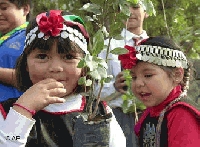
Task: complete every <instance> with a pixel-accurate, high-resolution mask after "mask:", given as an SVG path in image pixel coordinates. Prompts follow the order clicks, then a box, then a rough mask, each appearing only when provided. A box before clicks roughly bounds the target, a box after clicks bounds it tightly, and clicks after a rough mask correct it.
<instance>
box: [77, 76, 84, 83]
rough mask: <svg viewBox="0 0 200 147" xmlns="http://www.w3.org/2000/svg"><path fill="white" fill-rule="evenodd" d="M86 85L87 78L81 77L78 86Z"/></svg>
mask: <svg viewBox="0 0 200 147" xmlns="http://www.w3.org/2000/svg"><path fill="white" fill-rule="evenodd" d="M85 83H86V77H85V76H84V77H80V78H79V80H78V85H84V84H85Z"/></svg>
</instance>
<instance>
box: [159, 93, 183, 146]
mask: <svg viewBox="0 0 200 147" xmlns="http://www.w3.org/2000/svg"><path fill="white" fill-rule="evenodd" d="M185 96H186V94H185V93H184V92H183V93H182V94H181V95H180V96H179V97H178V98H176V99H174V100H173V101H171V102H170V103H169V104H168V105H167V106H166V107H165V108H164V109H163V110H162V111H161V112H160V116H159V118H158V124H157V126H156V147H160V134H161V125H162V122H163V119H164V116H165V112H166V111H167V110H168V109H169V108H170V107H171V106H172V105H173V104H175V103H177V102H178V101H180V100H181V98H183V97H185Z"/></svg>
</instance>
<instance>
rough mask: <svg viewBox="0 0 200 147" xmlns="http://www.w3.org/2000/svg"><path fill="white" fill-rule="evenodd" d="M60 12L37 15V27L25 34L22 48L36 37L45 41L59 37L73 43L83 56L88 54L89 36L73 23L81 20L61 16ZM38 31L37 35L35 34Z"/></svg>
mask: <svg viewBox="0 0 200 147" xmlns="http://www.w3.org/2000/svg"><path fill="white" fill-rule="evenodd" d="M61 12H62V11H60V10H50V12H49V14H47V13H41V14H39V15H38V16H37V17H36V22H37V24H38V26H36V27H35V28H33V29H32V30H30V32H29V33H27V35H26V40H25V47H24V48H26V47H27V46H29V45H30V44H31V43H32V42H33V40H34V39H35V38H36V37H37V38H43V39H44V40H47V39H49V38H50V37H51V36H54V37H56V36H60V37H62V38H64V39H66V38H69V40H71V41H73V42H75V43H76V44H77V45H78V46H79V47H80V48H81V49H82V50H83V51H84V53H85V54H89V51H88V50H87V40H86V39H88V38H89V35H88V34H87V32H86V30H85V28H84V26H83V25H82V24H81V23H79V22H75V21H74V20H75V19H76V20H77V19H78V20H79V21H81V22H82V19H81V18H80V17H79V16H75V15H68V16H67V15H66V16H61ZM73 26H77V27H79V28H80V30H81V32H82V33H83V34H84V35H83V34H82V33H81V32H79V31H78V30H77V29H73V28H72V27H73ZM38 30H39V33H36V32H37V31H38Z"/></svg>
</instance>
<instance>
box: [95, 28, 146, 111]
mask: <svg viewBox="0 0 200 147" xmlns="http://www.w3.org/2000/svg"><path fill="white" fill-rule="evenodd" d="M121 36H122V37H123V38H124V39H123V40H115V39H111V42H110V51H111V50H113V49H115V48H117V47H121V48H124V46H125V45H129V46H135V42H134V41H133V38H139V41H142V40H144V39H147V38H149V36H147V33H146V31H145V30H143V32H142V34H141V35H135V34H133V33H131V32H130V31H128V30H126V29H123V30H122V32H121ZM108 41H109V40H108V39H107V40H105V41H104V45H108ZM99 57H101V58H103V59H105V58H106V49H104V50H103V51H102V52H101V53H100V54H99ZM108 59H110V60H108V62H107V64H108V70H107V72H108V75H112V76H113V79H112V81H111V82H110V83H105V84H104V87H103V89H102V92H101V98H102V100H103V99H104V98H105V97H107V96H109V95H110V94H112V93H114V92H115V88H114V86H113V83H114V82H115V77H116V76H117V75H118V73H119V72H121V64H120V61H119V60H118V55H114V54H111V53H110V54H109V55H108ZM98 91H99V86H96V88H95V91H94V93H95V95H96V94H97V93H98ZM122 103H123V100H122V99H121V98H116V99H114V100H111V101H110V102H108V104H109V106H110V107H111V108H114V107H121V105H122Z"/></svg>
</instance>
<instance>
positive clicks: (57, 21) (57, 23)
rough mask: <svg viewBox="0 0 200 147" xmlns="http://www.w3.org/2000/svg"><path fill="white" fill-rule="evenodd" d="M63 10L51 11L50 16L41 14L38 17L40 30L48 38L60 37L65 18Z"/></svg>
mask: <svg viewBox="0 0 200 147" xmlns="http://www.w3.org/2000/svg"><path fill="white" fill-rule="evenodd" d="M61 12H62V11H61V10H50V11H49V14H48V15H47V13H41V14H39V15H38V16H37V17H36V22H37V24H38V27H39V30H40V31H41V32H43V33H44V34H45V35H46V36H58V35H59V34H60V31H61V30H62V29H63V22H64V18H63V17H62V15H61Z"/></svg>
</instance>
